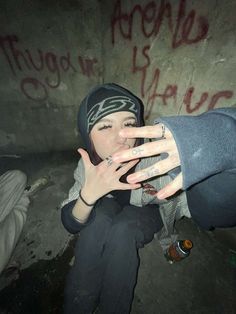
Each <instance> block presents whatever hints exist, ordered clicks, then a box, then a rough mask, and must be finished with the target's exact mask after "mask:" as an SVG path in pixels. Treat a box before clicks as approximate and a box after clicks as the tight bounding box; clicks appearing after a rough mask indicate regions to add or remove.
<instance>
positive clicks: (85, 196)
mask: <svg viewBox="0 0 236 314" xmlns="http://www.w3.org/2000/svg"><path fill="white" fill-rule="evenodd" d="M79 197H80V199H81V201H82V202H83V203H84V204H85V205H86V206H89V207H92V206H94V205H95V203H96V201H97V199H96V198H94V197H93V198H92V197H91V193H87V192H86V189H81V190H80V191H79Z"/></svg>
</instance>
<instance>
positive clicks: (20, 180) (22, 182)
mask: <svg viewBox="0 0 236 314" xmlns="http://www.w3.org/2000/svg"><path fill="white" fill-rule="evenodd" d="M10 172H11V177H12V180H13V181H14V182H15V183H16V185H19V186H26V183H27V176H26V174H25V173H24V172H22V171H21V170H11V171H10Z"/></svg>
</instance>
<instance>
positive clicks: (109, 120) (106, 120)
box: [98, 116, 136, 123]
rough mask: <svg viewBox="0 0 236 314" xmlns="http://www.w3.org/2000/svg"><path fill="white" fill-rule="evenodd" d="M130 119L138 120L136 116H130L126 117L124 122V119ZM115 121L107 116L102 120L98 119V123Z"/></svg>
mask: <svg viewBox="0 0 236 314" xmlns="http://www.w3.org/2000/svg"><path fill="white" fill-rule="evenodd" d="M130 119H132V120H135V121H136V118H135V117H133V116H129V117H126V118H124V120H123V122H124V121H127V120H130ZM113 121H114V120H111V119H107V118H102V119H100V120H99V121H98V123H100V122H101V123H102V122H113Z"/></svg>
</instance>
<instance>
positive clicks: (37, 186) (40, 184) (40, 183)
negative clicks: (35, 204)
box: [26, 176, 50, 196]
mask: <svg viewBox="0 0 236 314" xmlns="http://www.w3.org/2000/svg"><path fill="white" fill-rule="evenodd" d="M49 183H50V177H49V176H43V177H41V178H39V179H37V180H36V181H35V182H34V183H32V184H31V185H29V186H27V187H26V191H27V194H28V196H32V195H34V194H35V193H36V192H38V191H40V190H42V189H43V188H45V187H46V186H48V185H49Z"/></svg>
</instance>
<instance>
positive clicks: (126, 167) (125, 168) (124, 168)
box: [117, 159, 139, 177]
mask: <svg viewBox="0 0 236 314" xmlns="http://www.w3.org/2000/svg"><path fill="white" fill-rule="evenodd" d="M138 162H139V159H135V160H132V161H130V162H128V163H127V164H125V165H122V167H121V168H120V169H119V170H118V171H117V174H118V175H119V177H121V176H123V175H124V174H125V173H126V172H128V171H129V170H130V169H131V168H133V167H134V166H135V165H136V164H137V163H138Z"/></svg>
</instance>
